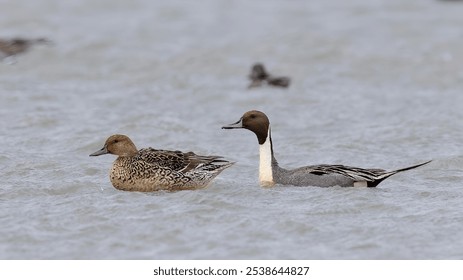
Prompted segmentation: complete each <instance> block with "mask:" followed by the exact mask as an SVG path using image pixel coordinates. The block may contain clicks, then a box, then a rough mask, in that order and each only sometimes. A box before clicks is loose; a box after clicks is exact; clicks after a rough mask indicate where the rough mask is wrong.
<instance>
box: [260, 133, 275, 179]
mask: <svg viewBox="0 0 463 280" xmlns="http://www.w3.org/2000/svg"><path fill="white" fill-rule="evenodd" d="M274 165H275V166H277V165H278V162H277V161H276V159H275V157H274V156H273V145H272V136H271V134H270V128H269V129H268V134H267V138H266V139H265V142H264V143H262V144H259V181H260V184H261V186H263V187H271V186H273V185H274V184H275V181H274V180H273V166H274Z"/></svg>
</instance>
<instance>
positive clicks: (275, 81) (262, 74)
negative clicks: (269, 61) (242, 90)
mask: <svg viewBox="0 0 463 280" xmlns="http://www.w3.org/2000/svg"><path fill="white" fill-rule="evenodd" d="M249 79H250V80H251V84H250V85H249V86H248V88H252V87H258V86H261V85H262V83H263V82H265V81H266V82H267V84H269V85H272V86H279V87H288V86H289V83H290V79H289V78H288V77H273V76H271V75H270V74H268V73H267V71H265V67H264V65H263V64H261V63H256V64H254V65H253V66H252V68H251V74H249Z"/></svg>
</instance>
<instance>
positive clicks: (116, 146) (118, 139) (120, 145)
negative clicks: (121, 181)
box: [90, 134, 138, 157]
mask: <svg viewBox="0 0 463 280" xmlns="http://www.w3.org/2000/svg"><path fill="white" fill-rule="evenodd" d="M137 153H138V150H137V148H136V147H135V144H133V142H132V140H130V138H129V137H127V136H125V135H121V134H115V135H112V136H110V137H109V138H108V139H107V140H106V142H105V144H104V147H103V148H101V150H98V151H96V152H94V153H93V154H91V155H90V156H100V155H104V154H113V155H118V156H120V157H127V156H134V155H136V154H137Z"/></svg>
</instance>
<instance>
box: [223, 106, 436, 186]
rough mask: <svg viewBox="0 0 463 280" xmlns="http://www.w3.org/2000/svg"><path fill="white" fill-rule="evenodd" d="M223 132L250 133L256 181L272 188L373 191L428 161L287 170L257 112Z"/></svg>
mask: <svg viewBox="0 0 463 280" xmlns="http://www.w3.org/2000/svg"><path fill="white" fill-rule="evenodd" d="M222 128H223V129H234V128H245V129H248V130H250V131H252V132H254V133H255V134H256V136H257V140H258V141H259V149H260V153H259V154H260V163H259V180H260V184H261V185H262V186H273V185H274V184H282V185H294V186H318V187H331V186H341V187H352V186H364V187H376V186H377V185H378V184H379V183H381V182H382V181H383V180H384V179H386V178H388V177H389V176H392V175H394V174H396V173H399V172H401V171H405V170H409V169H413V168H416V167H419V166H422V165H424V164H427V163H429V162H430V161H427V162H424V163H421V164H418V165H414V166H410V167H406V168H402V169H398V170H394V171H385V170H382V169H362V168H356V167H350V166H344V165H326V164H324V165H311V166H305V167H300V168H297V169H293V170H287V169H284V168H281V167H280V166H278V162H277V160H276V159H275V156H274V154H273V145H272V137H271V134H270V122H269V119H268V118H267V116H266V115H265V114H264V113H262V112H260V111H249V112H246V113H245V114H244V115H243V116H242V117H241V119H240V120H239V121H237V122H236V123H233V124H230V125H227V126H224V127H222Z"/></svg>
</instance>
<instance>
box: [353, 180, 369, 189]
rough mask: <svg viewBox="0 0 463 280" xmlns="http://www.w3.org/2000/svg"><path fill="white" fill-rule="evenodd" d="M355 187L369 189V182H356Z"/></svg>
mask: <svg viewBox="0 0 463 280" xmlns="http://www.w3.org/2000/svg"><path fill="white" fill-rule="evenodd" d="M354 187H356V188H357V187H360V188H366V187H368V183H367V181H358V182H354Z"/></svg>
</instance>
